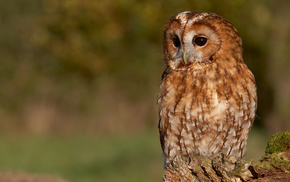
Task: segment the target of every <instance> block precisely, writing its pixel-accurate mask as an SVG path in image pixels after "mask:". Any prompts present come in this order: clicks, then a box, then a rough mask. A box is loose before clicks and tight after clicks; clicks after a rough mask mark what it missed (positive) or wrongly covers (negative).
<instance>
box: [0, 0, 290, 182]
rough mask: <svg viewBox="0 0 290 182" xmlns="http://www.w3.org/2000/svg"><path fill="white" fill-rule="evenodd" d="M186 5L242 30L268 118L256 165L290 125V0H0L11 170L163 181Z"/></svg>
mask: <svg viewBox="0 0 290 182" xmlns="http://www.w3.org/2000/svg"><path fill="white" fill-rule="evenodd" d="M185 10H190V11H207V12H214V13H217V14H219V15H221V16H223V17H225V18H226V19H228V20H229V21H230V22H232V23H233V24H234V26H235V27H236V28H237V29H238V31H239V32H240V35H241V37H242V38H243V43H244V60H245V62H246V63H247V65H248V67H249V68H250V69H251V70H252V72H253V73H254V75H255V77H256V81H257V85H258V101H259V104H258V112H257V119H256V121H255V124H254V128H253V130H252V132H251V134H250V138H249V141H248V142H249V144H248V154H247V156H246V158H247V159H252V158H256V159H257V158H259V157H260V156H261V155H262V154H263V151H264V148H265V142H266V140H267V139H268V138H269V136H270V135H271V134H273V133H274V132H277V131H286V130H290V121H289V118H290V56H289V52H290V44H289V42H290V21H289V20H290V1H289V0H279V1H274V0H272V1H270V0H257V1H251V0H237V1H232V0H220V1H212V0H191V1H186V0H181V1H176V0H175V1H173V0H160V1H156V0H139V1H138V0H108V1H105V0H95V1H94V0H9V1H4V0H0V60H1V61H0V63H1V66H0V84H1V88H0V170H1V171H12V172H17V171H24V172H28V173H36V174H48V175H56V176H60V177H61V178H63V179H66V180H68V181H76V182H78V181H79V182H93V181H161V179H162V174H163V172H164V171H163V168H162V156H161V148H160V144H159V136H158V130H157V123H158V115H157V106H156V99H157V93H158V86H159V83H160V79H161V74H162V72H163V70H164V68H165V64H164V62H163V58H162V53H163V52H162V34H163V26H164V24H165V23H166V22H167V20H168V19H169V18H170V17H171V16H173V15H175V14H177V13H179V12H181V11H185Z"/></svg>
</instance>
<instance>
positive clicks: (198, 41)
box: [194, 37, 207, 46]
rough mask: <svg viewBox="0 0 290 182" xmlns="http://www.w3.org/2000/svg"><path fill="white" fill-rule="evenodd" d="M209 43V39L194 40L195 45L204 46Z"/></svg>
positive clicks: (198, 38) (199, 38)
mask: <svg viewBox="0 0 290 182" xmlns="http://www.w3.org/2000/svg"><path fill="white" fill-rule="evenodd" d="M206 42H207V38H205V37H196V38H195V39H194V43H195V44H196V45H198V46H204V45H205V44H206Z"/></svg>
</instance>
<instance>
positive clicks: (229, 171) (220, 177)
mask: <svg viewBox="0 0 290 182" xmlns="http://www.w3.org/2000/svg"><path fill="white" fill-rule="evenodd" d="M277 136H278V137H277ZM289 161H290V132H284V133H278V134H276V135H274V136H273V137H272V138H271V139H270V141H269V142H268V145H267V148H266V153H265V155H264V156H263V157H262V159H261V160H259V161H239V162H237V161H233V160H230V159H227V158H226V157H224V156H223V155H222V154H220V155H218V156H217V157H216V158H214V159H208V158H206V157H202V156H191V157H190V158H182V157H179V158H176V159H175V160H174V161H173V162H172V163H171V164H170V165H169V166H168V167H167V169H166V172H165V173H164V175H163V181H165V182H176V181H180V182H187V181H192V182H203V181H212V182H246V181H251V182H274V181H279V182H280V181H282V182H283V181H285V182H290V163H289Z"/></svg>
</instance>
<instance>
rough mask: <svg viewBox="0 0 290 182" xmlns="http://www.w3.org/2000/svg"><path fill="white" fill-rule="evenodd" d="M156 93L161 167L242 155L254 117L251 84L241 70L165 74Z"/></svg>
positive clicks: (216, 67) (250, 78)
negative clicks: (180, 158)
mask: <svg viewBox="0 0 290 182" xmlns="http://www.w3.org/2000/svg"><path fill="white" fill-rule="evenodd" d="M223 65H224V64H223ZM159 89H160V90H159V97H158V106H159V117H160V121H159V132H160V140H161V146H162V149H163V154H164V157H165V163H169V162H171V161H172V160H173V159H174V158H175V157H176V156H190V155H193V154H196V155H202V156H206V157H209V158H213V157H215V156H216V155H217V154H219V153H223V154H224V155H225V156H229V157H233V158H235V159H240V158H241V157H242V156H243V155H244V154H245V151H246V143H247V137H248V134H249V131H250V128H251V126H252V123H253V120H254V118H255V111H256V86H255V81H254V78H253V75H252V73H251V72H250V71H249V70H248V68H247V66H246V65H245V64H240V65H237V66H235V67H231V68H227V67H221V66H220V65H219V64H218V62H216V63H214V64H210V65H208V66H207V68H206V69H200V70H184V71H180V70H171V71H169V72H168V73H167V74H166V75H165V76H164V78H163V80H162V83H161V85H160V88H159Z"/></svg>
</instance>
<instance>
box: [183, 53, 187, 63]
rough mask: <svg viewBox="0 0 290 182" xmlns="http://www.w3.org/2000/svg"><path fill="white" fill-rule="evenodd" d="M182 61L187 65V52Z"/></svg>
mask: <svg viewBox="0 0 290 182" xmlns="http://www.w3.org/2000/svg"><path fill="white" fill-rule="evenodd" d="M182 59H183V61H184V63H185V64H187V58H186V54H185V52H184V53H183V55H182Z"/></svg>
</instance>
